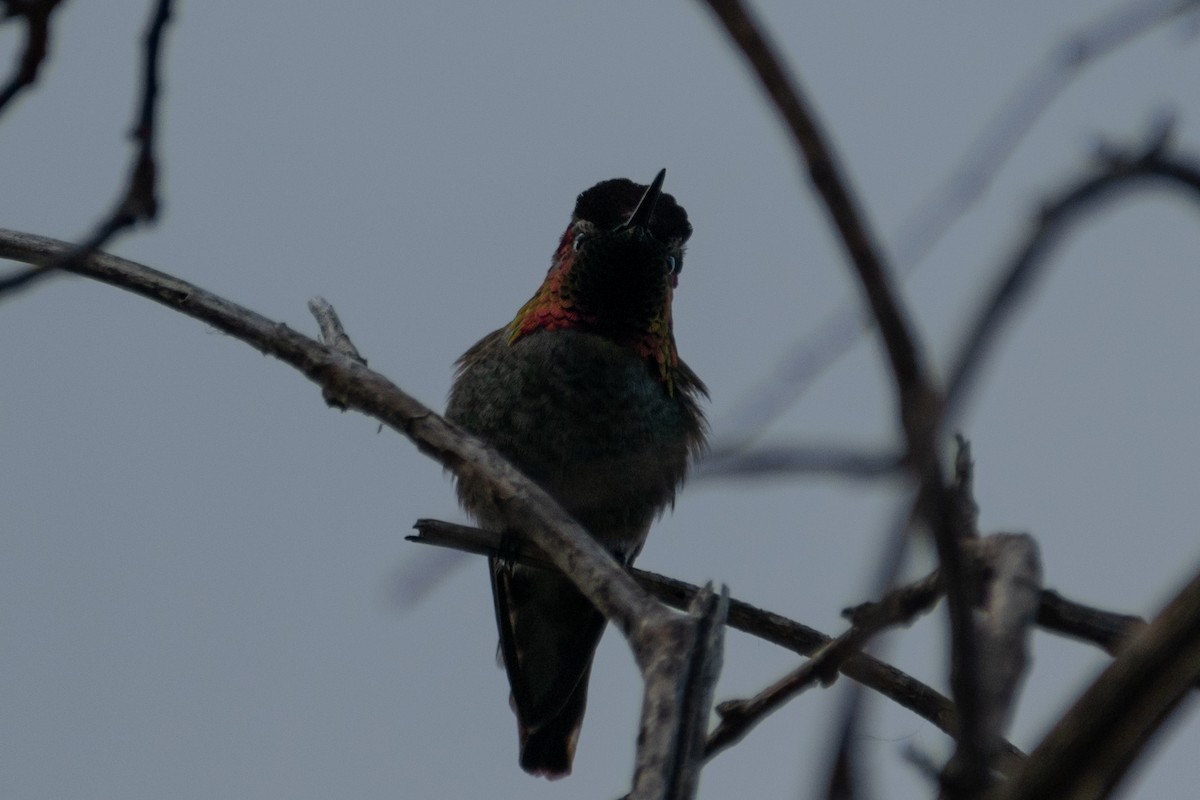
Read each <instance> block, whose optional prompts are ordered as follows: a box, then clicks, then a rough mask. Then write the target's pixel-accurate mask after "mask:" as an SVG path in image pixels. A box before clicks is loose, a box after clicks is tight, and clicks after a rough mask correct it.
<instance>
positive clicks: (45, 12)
mask: <svg viewBox="0 0 1200 800" xmlns="http://www.w3.org/2000/svg"><path fill="white" fill-rule="evenodd" d="M61 3H62V0H6V2H5V3H4V16H3V18H2V19H0V21H2V22H8V21H10V20H12V19H16V18H17V17H21V18H23V19H24V20H25V49H24V50H22V51H21V57H20V58H18V59H17V63H16V66H14V67H13V74H12V77H11V78H9V79H8V81H7V82H6V83H5V84H4V86H3V88H0V113H3V111H4V107H5V106H7V105H8V104H9V102H10V101H11V100H12V99H13V98H14V97H16V96H17V95H18V94H20V93H21V91H22V90H24V89H27V88H29V87H30V86H32V85H33V83H34V81H36V80H37V78H38V71H39V70H41V67H42V64H43V62H45V60H46V54H47V53H48V52H49V51H50V15H51V14H53V13H54V10H55V9H56V8H57V7H58V6H59V5H60V4H61Z"/></svg>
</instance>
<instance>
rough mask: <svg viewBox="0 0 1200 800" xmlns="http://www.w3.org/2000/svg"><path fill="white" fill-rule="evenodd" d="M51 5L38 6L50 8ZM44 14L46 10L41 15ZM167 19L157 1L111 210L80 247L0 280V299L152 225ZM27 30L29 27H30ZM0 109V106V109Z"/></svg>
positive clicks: (165, 2) (166, 9) (166, 1)
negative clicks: (132, 145) (126, 162)
mask: <svg viewBox="0 0 1200 800" xmlns="http://www.w3.org/2000/svg"><path fill="white" fill-rule="evenodd" d="M54 4H55V3H54V2H48V3H44V4H42V5H49V6H51V7H53V5H54ZM46 13H47V14H48V13H49V11H47V12H46ZM170 18H171V0H157V3H156V4H155V7H154V13H153V14H152V15H151V17H150V22H149V23H148V25H147V27H146V32H145V35H144V40H143V44H144V47H145V51H144V55H143V59H142V96H141V101H140V102H139V103H138V114H137V118H136V119H135V120H134V125H133V130H132V131H131V133H130V136H131V137H132V138H133V140H134V141H135V142H137V144H138V148H137V152H136V153H135V155H134V159H133V166H132V167H131V168H130V171H129V181H128V184H127V186H126V187H125V191H124V194H123V195H122V196H121V199H120V200H119V201H118V202H117V205H116V207H115V208H114V209H113V210H112V211H111V212H109V214H108V216H106V217H105V218H104V219H103V220H101V221H100V222H99V223H98V224H97V225H96V228H95V230H93V231H92V233H91V235H90V236H88V237H87V238H86V239H85V240H84V241H83V242H82V243H80V244H78V245H76V246H75V247H73V248H71V249H70V250H68V251H66V252H64V253H62V254H61V255H60V256H59V257H58V258H57V259H55V260H53V261H48V262H45V263H42V264H39V265H37V266H36V267H34V268H32V269H26V270H22V271H20V272H18V273H16V274H14V275H10V276H8V277H7V278H4V279H2V280H0V297H3V296H4V295H5V294H7V293H11V292H14V291H16V290H17V289H19V288H21V287H28V286H30V285H32V284H33V283H34V282H36V281H38V280H41V279H43V278H45V277H47V276H49V275H53V274H56V273H59V272H64V271H65V272H72V271H74V269H73V268H74V267H75V266H77V265H78V264H80V262H82V260H83V259H84V258H85V257H86V256H87V255H89V254H90V253H92V252H95V251H96V250H99V249H101V248H102V247H104V246H105V245H106V244H108V242H110V241H111V240H112V238H113V237H114V236H116V235H117V234H118V233H120V232H121V231H123V230H125V229H126V228H132V227H133V226H134V225H136V224H138V223H139V222H152V221H153V220H154V218H155V217H156V216H157V215H158V207H159V200H158V194H157V185H158V165H157V162H156V161H155V157H154V150H155V148H154V144H155V130H156V125H155V122H156V113H157V108H158V97H159V58H160V53H161V52H162V35H163V30H164V29H165V28H166V26H167V22H168V21H170ZM30 24H31V25H32V23H30ZM0 105H2V104H0Z"/></svg>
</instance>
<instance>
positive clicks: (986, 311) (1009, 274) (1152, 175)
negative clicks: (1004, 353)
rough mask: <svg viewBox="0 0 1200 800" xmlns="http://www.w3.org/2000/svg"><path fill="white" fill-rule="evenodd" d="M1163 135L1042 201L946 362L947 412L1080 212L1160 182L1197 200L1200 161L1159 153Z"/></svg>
mask: <svg viewBox="0 0 1200 800" xmlns="http://www.w3.org/2000/svg"><path fill="white" fill-rule="evenodd" d="M1164 144H1165V140H1164V139H1163V134H1161V133H1160V134H1157V135H1156V136H1155V137H1154V138H1153V139H1152V141H1151V142H1150V144H1149V146H1148V147H1147V148H1146V149H1145V150H1144V152H1141V153H1134V154H1118V153H1114V152H1112V151H1111V150H1110V151H1109V152H1108V153H1106V154H1105V155H1104V157H1103V159H1102V163H1101V164H1100V165H1099V167H1098V168H1097V169H1095V170H1093V171H1092V174H1090V175H1088V176H1086V177H1084V178H1082V179H1077V180H1075V181H1072V182H1071V184H1070V185H1069V186H1068V188H1067V189H1065V190H1064V191H1062V192H1060V193H1059V195H1058V197H1056V198H1055V199H1054V200H1051V201H1050V202H1049V203H1047V204H1046V205H1045V206H1044V207H1043V209H1042V211H1041V213H1040V214H1039V215H1038V217H1037V219H1036V220H1035V221H1034V222H1033V224H1032V226H1031V230H1030V231H1029V233H1028V234H1027V235H1026V237H1025V241H1024V242H1023V243H1022V244H1021V246H1020V247H1019V248H1017V250H1016V253H1015V255H1013V256H1012V258H1011V259H1010V260H1009V262H1008V265H1007V266H1006V267H1005V268H1004V269H1002V270H1001V271H1000V273H999V274H1000V276H1001V277H1000V279H999V281H998V282H997V284H996V286H995V288H994V289H993V290H992V291H991V292H990V293H989V294H988V295H987V297H986V298H985V299H984V301H983V303H982V305H981V308H980V310H979V312H978V313H977V314H976V315H975V317H974V323H973V324H972V325H971V327H970V330H969V331H968V333H967V335H966V336H965V337H964V338H963V342H962V345H961V346H960V347H959V350H958V354H957V356H956V357H955V358H954V360H953V361H952V368H951V370H950V372H949V374H950V380H949V383H948V384H947V386H948V390H947V393H946V397H947V401H946V404H947V413H948V414H953V413H954V411H956V410H957V409H959V408H960V407H961V406H962V404H963V403H964V401H965V400H966V396H967V394H968V393H969V392H970V390H971V388H972V386H973V384H974V382H975V379H976V377H977V376H978V374H979V368H980V366H981V365H982V363H983V361H984V359H985V358H986V357H987V355H988V354H989V351H990V348H991V345H992V343H993V341H995V339H996V337H997V336H998V335H999V333H1000V331H1001V329H1002V327H1003V325H1004V323H1005V322H1007V321H1008V320H1009V319H1010V318H1011V316H1012V314H1013V312H1014V311H1015V310H1016V309H1017V307H1018V306H1019V305H1020V304H1021V303H1022V302H1024V301H1025V300H1026V299H1027V298H1028V297H1029V296H1030V290H1031V289H1032V287H1033V283H1034V281H1035V280H1036V279H1037V278H1038V277H1039V276H1040V275H1041V274H1042V273H1043V272H1044V271H1045V270H1046V268H1047V266H1048V265H1049V264H1050V263H1051V262H1050V258H1049V256H1050V255H1051V253H1052V252H1053V250H1054V248H1055V246H1056V245H1058V244H1059V243H1060V242H1061V241H1062V239H1063V238H1064V237H1065V235H1066V234H1067V233H1068V232H1070V231H1071V230H1072V229H1074V228H1075V227H1077V226H1078V223H1079V222H1080V221H1081V220H1082V219H1083V218H1084V216H1085V214H1087V213H1088V212H1092V211H1095V210H1097V209H1098V208H1100V207H1101V205H1102V203H1103V201H1107V200H1111V199H1113V198H1115V197H1116V196H1118V194H1119V193H1120V192H1124V191H1127V190H1131V189H1140V188H1144V187H1148V186H1164V187H1166V188H1172V189H1177V190H1180V191H1182V192H1183V194H1184V195H1185V196H1186V197H1190V198H1191V199H1192V200H1194V201H1197V202H1198V203H1200V164H1198V163H1196V161H1194V160H1193V159H1191V158H1188V157H1181V156H1173V157H1172V156H1168V155H1167V154H1165V153H1164V152H1163V146H1164Z"/></svg>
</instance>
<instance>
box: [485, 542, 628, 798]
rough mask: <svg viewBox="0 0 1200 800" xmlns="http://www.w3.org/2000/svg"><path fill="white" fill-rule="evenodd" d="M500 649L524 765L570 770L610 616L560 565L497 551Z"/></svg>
mask: <svg viewBox="0 0 1200 800" xmlns="http://www.w3.org/2000/svg"><path fill="white" fill-rule="evenodd" d="M491 566H492V594H493V599H494V600H495V603H496V622H497V623H498V627H499V630H500V656H501V658H502V660H503V661H504V668H505V671H507V672H508V683H509V686H511V687H512V696H511V699H510V702H511V705H512V708H513V711H514V712H515V713H516V715H517V725H518V730H519V732H520V736H521V767H522V768H523V769H524V770H525V771H526V772H528V773H530V774H533V775H540V776H543V777H546V778H551V779H554V778H562V777H565V776H567V775H569V774H570V773H571V761H572V759H573V758H574V756H575V743H576V742H577V741H578V739H579V728H580V726H581V725H582V724H583V712H584V709H585V708H586V707H587V684H588V677H589V675H590V674H591V671H592V656H593V655H595V653H596V645H597V644H599V642H600V636H601V635H602V634H603V633H604V626H605V620H604V617H603V616H602V615H601V614H600V612H599V611H597V610H596V608H595V607H594V606H593V605H592V604H591V602H589V601H588V599H587V598H586V597H584V596H583V595H582V594H580V592H579V590H578V589H576V588H575V585H574V584H573V583H571V581H570V580H569V579H568V578H567V577H566V576H565V575H562V574H561V573H556V572H553V571H550V570H545V569H539V568H537V567H528V566H524V565H520V564H511V563H507V562H505V561H503V560H502V559H492V565H491Z"/></svg>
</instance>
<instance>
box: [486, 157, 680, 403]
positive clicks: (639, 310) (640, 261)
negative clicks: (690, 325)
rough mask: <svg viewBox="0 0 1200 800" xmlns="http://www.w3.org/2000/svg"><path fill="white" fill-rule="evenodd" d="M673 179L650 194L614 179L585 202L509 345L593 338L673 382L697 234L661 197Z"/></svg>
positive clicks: (670, 200)
mask: <svg viewBox="0 0 1200 800" xmlns="http://www.w3.org/2000/svg"><path fill="white" fill-rule="evenodd" d="M666 174H667V171H666V170H665V169H664V170H661V171H660V172H659V173H658V175H657V176H655V178H654V180H653V181H652V182H651V183H650V185H649V186H646V185H644V184H639V183H634V182H633V181H631V180H627V179H625V178H614V179H613V180H608V181H602V182H600V183H598V184H596V185H595V186H593V187H592V188H590V189H588V190H587V191H585V192H583V193H582V194H580V195H579V198H578V199H577V200H576V201H575V212H574V213H573V214H572V215H571V223H570V225H568V226H567V230H566V231H565V232H564V233H563V235H562V239H561V240H560V241H559V243H558V249H557V250H556V251H555V253H554V259H553V261H552V262H551V265H550V271H549V272H548V273H547V274H546V279H545V281H544V282H543V283H542V286H541V288H540V289H538V292H537V294H535V295H534V296H533V298H532V299H531V300H530V301H529V302H528V303H526V304H525V305H524V306H523V307H522V308H521V310H520V312H518V314H517V317H516V319H514V320H513V321H512V323H511V324H510V326H509V328H508V333H509V341H511V342H515V341H517V340H518V339H520V338H521V337H522V336H524V335H526V334H529V333H533V332H534V331H538V330H559V329H564V328H576V329H580V330H587V331H591V332H594V333H598V334H601V335H603V336H607V337H609V338H611V339H613V340H614V341H616V342H618V343H620V344H624V345H627V346H630V347H632V348H634V349H635V350H636V351H637V352H638V353H639V354H641V355H643V356H645V357H647V358H649V359H650V360H652V361H654V362H655V363H657V365H658V367H659V370H660V373H661V375H662V376H663V378H664V380H666V381H667V382H668V383H669V382H670V370H671V369H673V368H674V366H675V363H676V360H677V356H676V355H675V342H674V336H673V334H672V331H671V296H672V292H673V290H674V288H675V286H676V285H677V284H678V282H679V272H680V270H681V269H682V268H683V250H684V244H685V243H686V242H687V240H688V237H690V236H691V235H692V226H691V224H690V223H688V218H687V212H686V211H684V210H683V207H682V206H680V205H679V204H678V203H676V202H675V198H674V197H672V196H671V195H669V194H666V193H665V192H663V191H662V185H663V180H664V179H665V178H666Z"/></svg>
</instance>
